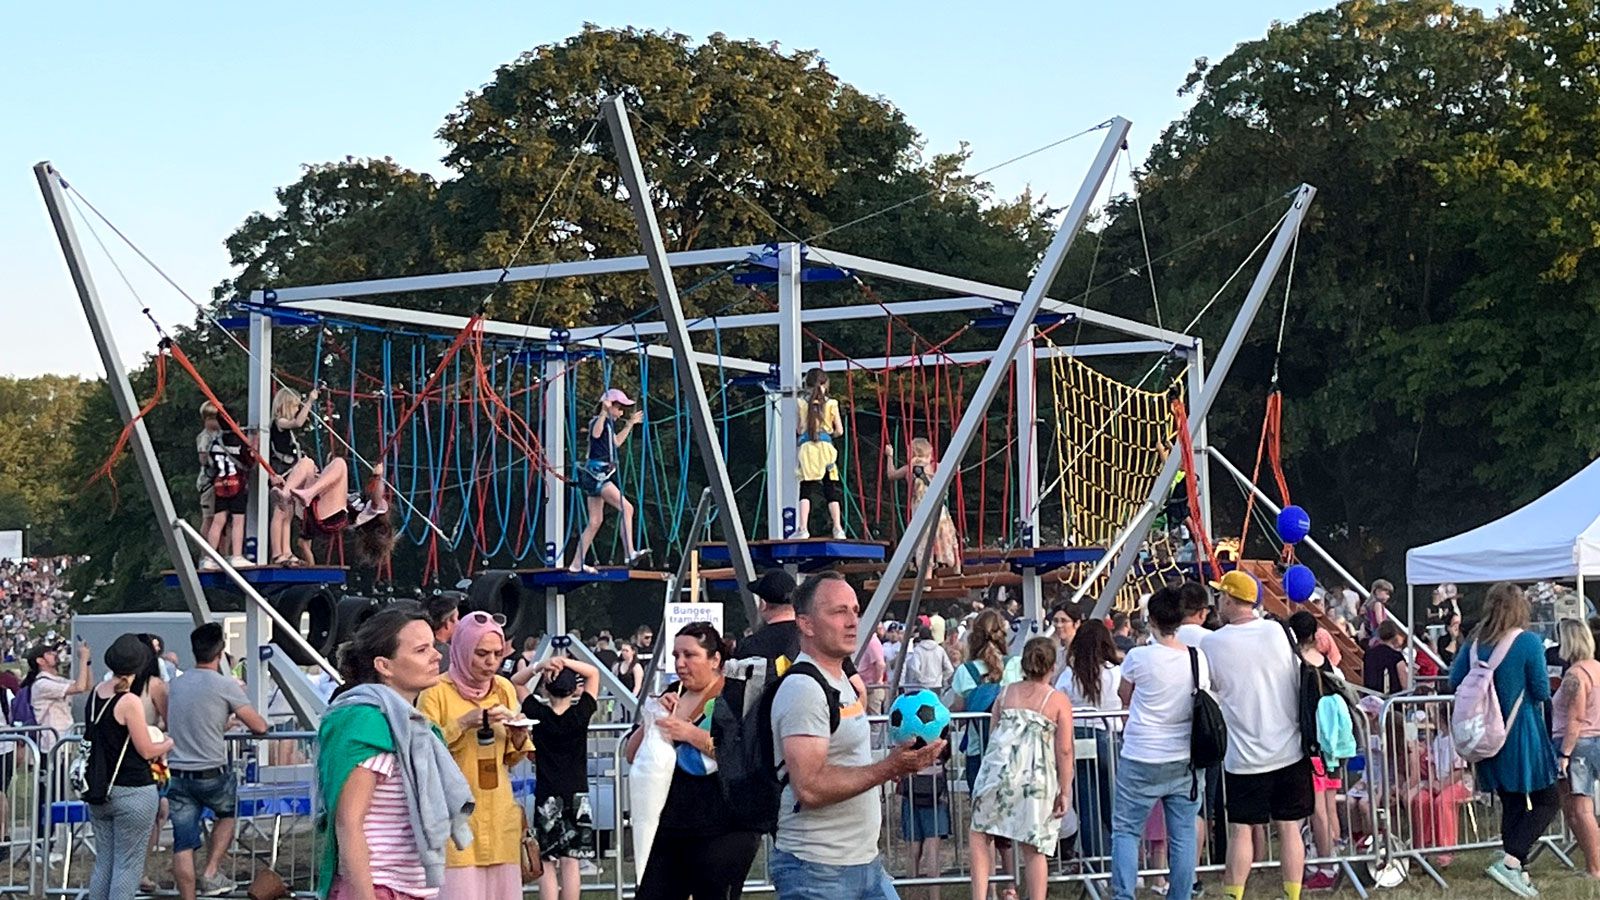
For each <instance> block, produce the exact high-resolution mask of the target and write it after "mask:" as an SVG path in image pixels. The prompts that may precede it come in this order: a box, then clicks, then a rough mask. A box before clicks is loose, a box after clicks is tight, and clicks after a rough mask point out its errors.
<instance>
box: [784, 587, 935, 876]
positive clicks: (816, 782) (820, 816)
mask: <svg viewBox="0 0 1600 900" xmlns="http://www.w3.org/2000/svg"><path fill="white" fill-rule="evenodd" d="M794 611H795V623H796V625H797V626H798V627H799V630H800V656H799V658H798V659H796V660H795V665H799V664H801V663H804V662H810V663H811V664H813V665H815V666H816V667H817V669H818V670H819V671H820V672H821V673H822V676H823V679H824V680H826V681H827V683H828V686H829V691H827V692H824V690H823V688H822V685H821V684H819V683H818V682H817V680H816V679H815V678H811V677H807V676H805V675H792V676H791V677H786V678H784V679H783V681H782V683H780V684H779V686H778V691H777V693H776V694H775V695H774V696H773V700H772V739H773V756H774V759H775V760H776V761H777V763H778V765H779V766H780V768H781V769H782V770H783V773H784V774H785V775H787V777H788V782H787V784H786V785H785V786H784V789H783V799H782V803H781V805H780V807H779V809H778V837H777V841H776V843H775V849H774V852H773V854H772V859H771V863H770V866H769V871H770V873H771V875H772V883H773V886H775V887H776V888H777V889H778V896H779V897H780V898H783V900H886V898H897V897H898V895H897V894H896V893H895V889H894V884H893V883H892V882H891V881H890V880H889V875H888V873H886V872H885V871H884V869H883V859H882V857H881V856H880V855H879V854H878V831H879V828H880V826H881V825H882V823H883V806H882V803H881V798H880V796H879V788H880V787H881V786H882V785H883V784H884V783H886V782H889V781H893V780H894V779H896V778H900V777H902V776H907V775H911V774H912V773H914V772H917V771H919V770H921V769H924V768H927V767H928V766H930V765H934V764H936V763H937V762H938V761H939V757H940V754H942V753H943V752H944V747H945V742H944V741H934V742H933V743H931V744H928V745H926V746H924V747H921V748H917V747H914V746H913V745H912V744H910V743H907V744H903V745H901V746H899V747H895V748H894V749H892V750H890V751H889V754H888V755H887V756H885V757H884V758H883V759H881V760H877V761H873V758H872V735H871V729H870V728H869V727H868V724H867V718H866V708H865V702H864V698H863V697H862V696H861V695H860V694H859V693H858V692H857V690H856V688H855V687H854V686H853V685H852V684H851V681H850V678H849V677H848V676H846V674H845V671H844V663H845V660H846V659H847V658H848V657H850V656H851V655H852V654H853V653H854V652H855V646H856V629H857V626H858V624H859V622H860V620H861V604H860V601H859V600H858V599H857V598H856V592H855V589H854V588H852V587H851V586H850V583H849V582H847V581H845V580H844V578H843V576H841V575H839V574H838V573H837V572H822V573H819V574H817V575H813V576H811V577H810V578H809V579H808V580H807V581H806V583H805V584H804V585H801V587H800V589H799V590H798V591H796V592H795V594H794ZM790 671H791V672H793V668H791V670H790ZM830 695H832V697H834V698H836V699H837V702H838V703H839V727H838V728H837V729H833V728H832V727H831V726H832V715H831V713H830V711H829V703H830Z"/></svg>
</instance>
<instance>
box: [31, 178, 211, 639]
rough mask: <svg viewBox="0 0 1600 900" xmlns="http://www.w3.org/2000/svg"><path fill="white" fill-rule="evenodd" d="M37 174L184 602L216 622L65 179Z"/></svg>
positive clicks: (197, 619) (199, 617)
mask: <svg viewBox="0 0 1600 900" xmlns="http://www.w3.org/2000/svg"><path fill="white" fill-rule="evenodd" d="M33 174H34V177H35V178H37V179H38V181H39V193H40V194H42V195H44V205H45V207H46V208H47V209H48V210H49V211H50V222H51V224H53V225H54V226H55V230H56V240H58V241H59V242H60V243H61V255H62V256H64V257H65V258H66V261H67V271H68V272H69V273H70V274H71V275H72V284H73V287H75V288H77V291H78V301H79V302H80V303H82V304H83V316H84V318H85V319H87V320H88V322H89V331H90V333H91V334H93V335H94V343H95V348H96V349H97V350H99V351H100V362H101V364H102V365H104V366H105V369H106V386H107V387H108V388H110V389H111V399H112V400H113V401H115V402H116V405H117V413H118V414H119V415H120V416H121V417H122V421H123V423H124V424H129V423H131V424H132V426H133V439H132V441H131V446H132V448H133V459H134V462H135V463H136V464H137V465H138V466H139V474H140V476H141V477H142V478H143V479H144V489H145V493H146V494H147V495H148V496H149V498H150V505H151V506H152V507H154V509H155V513H156V519H157V521H160V522H163V523H167V526H168V527H163V528H161V529H159V530H160V531H161V540H162V541H163V542H165V543H166V545H167V555H168V556H170V557H172V566H173V568H174V569H176V570H177V575H178V588H179V590H181V591H182V592H183V601H184V603H185V604H186V605H187V606H188V607H189V614H190V615H191V616H193V617H194V623H195V626H196V627H199V626H200V625H203V624H205V623H207V622H209V621H211V606H210V604H208V603H207V602H206V595H205V591H204V590H203V589H202V588H201V587H200V576H199V574H197V573H196V572H195V568H194V557H193V556H192V555H191V554H190V553H189V547H188V545H187V544H185V543H184V542H183V539H182V538H181V537H179V535H178V533H177V531H175V530H174V529H173V528H172V527H170V523H172V522H174V521H176V520H177V518H178V513H177V510H176V509H175V508H174V507H173V505H172V495H171V494H170V493H168V492H167V481H166V477H165V476H164V475H163V474H162V472H161V462H160V460H159V459H157V458H156V450H155V445H154V444H152V443H151V442H150V432H149V430H148V429H146V428H145V424H144V420H143V419H140V418H137V416H138V414H139V401H138V400H137V399H135V397H134V395H133V385H132V384H129V383H128V373H127V371H126V370H125V369H123V367H122V355H121V354H120V353H119V352H118V351H117V342H116V338H114V337H112V334H111V324H110V323H109V322H108V321H107V320H106V314H105V310H104V309H103V308H101V306H100V294H99V291H97V290H96V289H95V286H94V278H93V276H91V275H90V274H89V262H88V259H87V258H86V257H85V256H84V254H83V245H82V244H80V243H78V232H77V230H76V229H75V228H74V227H73V225H72V217H71V214H70V213H69V212H68V211H67V198H66V185H65V182H64V181H63V180H62V178H61V175H60V173H59V172H57V171H56V169H55V167H54V166H52V165H50V163H49V162H48V161H46V162H41V163H39V164H37V165H35V166H34V167H33ZM190 460H191V461H192V460H193V457H190Z"/></svg>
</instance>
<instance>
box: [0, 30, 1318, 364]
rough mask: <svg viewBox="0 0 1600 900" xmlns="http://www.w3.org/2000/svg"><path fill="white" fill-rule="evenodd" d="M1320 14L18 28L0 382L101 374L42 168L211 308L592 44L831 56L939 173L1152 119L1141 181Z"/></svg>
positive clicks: (1002, 179)
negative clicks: (358, 167)
mask: <svg viewBox="0 0 1600 900" xmlns="http://www.w3.org/2000/svg"><path fill="white" fill-rule="evenodd" d="M1329 2H1331V0H1329ZM1325 5H1327V4H1326V3H1314V2H1310V0H1218V2H1206V3H1196V2H1193V0H1127V2H1123V3H1116V4H1095V3H1080V2H1070V3H1063V2H1059V0H1056V2H1048V3H1046V2H1039V3H1010V2H1000V3H989V4H984V3H977V4H974V3H968V2H962V3H937V2H924V3H888V2H885V3H862V2H853V3H837V2H812V3H805V4H787V5H780V4H752V3H728V2H721V0H717V2H710V0H701V2H696V3H684V4H666V3H642V2H634V3H621V2H606V0H588V2H584V3H546V2H527V0H522V2H506V3H475V2H466V0H462V2H452V3H431V4H429V3H415V2H391V3H381V4H380V3H352V4H338V3H326V2H320V3H307V2H279V3H271V4H218V5H213V4H199V3H194V4H175V3H156V2H150V3H127V4H100V3H96V4H86V3H77V2H63V3H57V4H38V3H34V4H16V5H11V6H9V7H8V9H7V11H6V14H5V18H6V27H5V29H4V31H3V33H0V99H3V101H4V102H3V103H0V110H3V111H4V114H5V127H4V128H3V129H0V276H3V279H4V280H3V287H0V291H3V292H4V293H3V295H0V311H3V312H0V374H6V375H19V376H29V375H36V374H40V373H44V372H61V373H76V374H83V375H90V376H97V375H100V374H101V369H100V363H99V359H98V357H97V356H96V355H95V350H94V345H93V342H92V340H91V338H90V336H89V330H88V326H87V325H86V324H85V323H84V320H83V315H82V311H81V309H80V307H79V306H78V302H77V298H76V295H75V294H74V292H73V290H72V286H71V282H70V281H69V279H68V277H67V273H66V270H65V266H64V264H63V262H62V259H61V255H60V251H59V249H58V247H57V246H56V243H55V238H54V235H53V233H52V231H51V229H50V225H49V220H48V217H47V216H46V214H45V210H44V207H43V204H42V202H41V200H40V198H39V194H38V189H37V186H36V184H35V181H34V178H33V173H32V171H31V167H32V165H33V164H34V163H35V162H37V161H39V160H43V159H49V160H52V161H53V162H54V163H55V164H56V166H57V167H58V168H59V169H60V170H61V171H62V172H63V173H64V174H65V175H66V176H67V178H68V180H69V181H70V182H71V183H72V184H73V185H74V186H75V187H76V188H78V189H79V190H80V191H82V192H83V194H84V195H85V196H86V197H88V198H89V199H90V200H91V201H92V202H94V203H95V204H96V205H97V206H98V207H99V208H100V209H101V210H103V211H104V212H105V213H106V214H107V215H108V216H109V217H110V218H111V219H112V220H113V221H114V222H116V223H117V224H118V225H119V226H120V227H122V228H123V230H124V231H126V232H128V233H129V235H130V236H131V237H132V238H133V239H134V240H135V241H136V242H138V243H140V244H141V245H142V246H143V247H144V248H145V250H146V251H147V252H148V253H150V254H151V255H152V256H153V257H154V258H155V259H156V260H157V261H158V262H159V263H160V264H161V265H162V266H163V267H165V268H166V269H167V270H168V272H169V273H170V274H171V275H172V276H173V277H174V278H175V279H176V280H177V281H178V282H179V283H180V284H182V285H183V286H184V287H185V288H186V289H187V290H188V291H189V292H190V293H191V294H192V295H194V296H196V297H197V298H201V299H204V298H206V297H207V296H209V291H210V289H211V287H212V286H214V285H215V284H216V283H217V282H218V281H219V280H221V279H222V278H223V277H226V276H227V275H228V273H229V266H228V260H227V255H226V253H225V252H224V250H223V248H222V240H223V238H224V237H226V236H227V235H228V234H229V233H230V232H231V231H232V230H233V229H234V228H235V227H236V226H237V225H238V224H239V223H240V222H241V221H242V220H243V219H244V217H245V216H246V215H248V214H249V213H250V212H252V211H254V210H264V209H272V208H274V199H273V194H272V192H273V190H274V189H275V188H276V187H279V186H281V185H283V184H286V183H288V182H290V181H293V180H294V179H295V178H296V177H297V175H298V167H299V166H300V165H301V164H303V163H308V162H321V161H327V160H332V159H338V158H342V157H344V156H347V155H353V156H392V157H394V158H395V159H396V160H397V161H399V162H400V163H402V164H404V165H407V166H411V167H413V168H417V169H422V170H425V171H429V172H433V173H435V174H441V175H442V174H444V170H443V168H442V166H440V164H439V162H438V157H439V156H440V154H441V152H442V148H441V145H440V144H439V143H438V141H437V140H435V138H434V136H433V135H434V131H435V130H436V129H437V128H438V126H439V125H440V123H441V122H442V121H443V118H444V116H445V114H446V113H448V112H449V111H450V110H452V109H453V108H454V107H455V106H456V104H458V103H459V102H460V101H461V100H462V98H463V97H464V96H465V95H466V94H467V93H468V92H470V91H472V90H474V89H475V88H478V87H479V86H481V85H482V84H483V83H485V82H486V81H488V80H489V79H490V78H491V77H492V75H493V73H494V69H495V67H496V66H498V65H500V64H502V63H505V62H508V61H510V60H512V59H514V58H515V57H516V56H517V54H518V53H520V52H522V51H524V50H528V49H531V48H533V47H535V46H538V45H540V44H546V43H550V42H553V41H557V40H560V39H562V38H564V37H566V36H568V35H570V34H573V33H574V32H576V31H577V30H578V29H579V28H580V27H581V26H582V24H583V23H584V22H585V21H592V22H595V23H596V24H599V25H602V26H608V27H609V26H625V25H632V26H638V27H647V28H670V29H673V30H677V31H681V32H684V33H686V34H689V35H691V36H693V37H695V38H700V37H704V36H705V35H707V34H709V33H712V32H716V31H721V32H724V33H726V34H728V35H730V36H733V37H738V38H746V37H748V38H755V39H759V40H762V41H776V42H778V43H780V44H781V45H782V46H783V47H784V48H786V49H797V48H813V49H816V50H819V51H820V52H821V53H822V55H823V56H824V58H826V60H827V61H828V64H829V66H830V68H832V70H833V71H834V72H836V73H837V74H838V75H839V76H840V77H841V78H843V79H845V80H846V81H849V82H850V83H852V84H854V85H855V86H856V87H858V88H860V89H862V90H863V91H866V92H867V93H870V94H878V95H882V96H884V97H886V98H888V99H889V100H891V101H892V102H893V103H894V104H896V105H897V106H898V107H900V108H901V109H902V110H904V112H905V113H906V115H907V117H908V118H909V120H910V121H911V123H912V124H913V125H915V126H916V127H917V128H918V129H919V130H920V131H921V132H922V134H923V135H924V136H925V138H926V139H927V142H928V147H929V149H930V150H931V151H941V150H949V149H953V148H955V147H956V146H957V144H958V143H959V142H960V141H967V142H969V143H970V144H971V145H972V149H973V152H974V166H976V167H983V166H986V165H990V164H993V163H995V162H998V161H1001V160H1004V159H1007V158H1009V157H1011V156H1014V155H1016V154H1018V153H1022V152H1025V151H1027V150H1030V149H1033V148H1035V147H1038V146H1040V145H1043V144H1045V143H1048V142H1049V141H1051V140H1053V139H1055V138H1058V137H1062V136H1065V135H1067V134H1070V133H1072V132H1075V131H1078V130H1079V129H1081V128H1083V127H1086V126H1088V125H1092V124H1094V123H1096V122H1099V121H1102V120H1104V119H1106V118H1108V117H1110V116H1111V115H1114V114H1120V115H1123V116H1126V117H1127V118H1129V119H1131V120H1133V123H1134V131H1133V137H1132V139H1131V141H1130V144H1131V146H1132V150H1133V155H1134V158H1135V160H1136V161H1142V160H1143V158H1144V154H1145V152H1146V151H1147V150H1148V148H1149V146H1150V144H1151V143H1152V142H1153V141H1154V140H1155V138H1156V137H1157V136H1158V135H1159V134H1160V132H1161V130H1162V129H1163V128H1164V127H1165V126H1166V125H1167V124H1168V123H1169V122H1170V121H1172V120H1173V119H1174V118H1175V117H1177V116H1178V115H1179V114H1180V113H1181V112H1182V110H1183V107H1184V100H1183V99H1181V98H1179V97H1178V96H1177V89H1178V87H1179V86H1180V85H1181V84H1182V83H1183V79H1184V76H1185V75H1186V74H1187V73H1188V72H1189V70H1190V68H1191V66H1192V64H1193V61H1194V59H1195V58H1196V57H1199V56H1207V57H1210V58H1211V59H1213V60H1217V59H1220V58H1222V57H1223V56H1225V55H1226V54H1227V53H1228V52H1229V51H1231V50H1232V49H1233V48H1234V47H1235V46H1236V45H1237V44H1238V43H1239V42H1241V41H1245V40H1250V39H1253V38H1257V37H1260V36H1262V35H1264V34H1265V33H1266V31H1267V29H1268V28H1269V26H1270V25H1271V23H1272V22H1273V21H1274V20H1283V21H1289V20H1293V19H1295V18H1297V17H1299V16H1300V15H1302V14H1304V13H1305V12H1307V11H1310V10H1313V9H1317V8H1321V7H1323V6H1325ZM1093 146H1094V141H1093V139H1092V138H1091V139H1088V140H1079V141H1076V142H1074V143H1073V144H1071V145H1068V146H1066V147H1063V148H1061V149H1060V150H1058V151H1052V152H1050V153H1045V154H1041V155H1039V156H1036V157H1033V158H1031V159H1029V160H1026V161H1024V162H1021V163H1017V164H1015V165H1013V166H1009V167H1007V168H1005V169H1003V170H1001V171H999V172H996V173H995V174H994V175H993V176H991V179H992V180H993V181H994V183H995V185H996V187H997V189H998V191H999V192H1000V193H1002V194H1005V195H1010V194H1015V193H1017V192H1018V191H1020V190H1021V189H1022V188H1023V187H1024V186H1027V185H1031V186H1032V187H1033V188H1034V190H1035V191H1036V192H1044V193H1046V194H1047V195H1048V196H1050V197H1052V198H1054V199H1057V200H1062V201H1064V200H1065V198H1066V197H1067V196H1069V195H1070V193H1071V192H1072V190H1073V189H1074V188H1075V187H1076V184H1077V182H1078V180H1079V179H1080V178H1081V177H1082V172H1083V168H1084V164H1085V162H1086V161H1087V158H1088V155H1089V154H1090V153H1092V151H1093ZM1123 185H1126V181H1125V180H1124V182H1123ZM1152 227H1155V228H1159V224H1158V223H1157V224H1154V225H1152ZM83 236H84V240H85V241H86V242H88V243H89V244H90V248H91V251H92V254H91V255H92V258H93V259H94V261H95V269H94V272H95V276H96V278H97V280H98V282H99V285H100V287H101V290H102V293H103V295H104V299H105V302H106V305H107V306H108V308H109V309H110V310H111V315H112V320H113V326H114V328H115V330H116V333H117V337H118V340H119V342H120V345H121V351H122V355H123V358H124V359H125V360H128V361H137V360H138V359H139V358H140V357H141V356H143V354H144V353H146V352H148V351H149V350H150V349H151V348H152V347H153V344H154V340H155V338H154V334H153V331H152V330H151V328H150V326H149V325H148V324H147V323H145V322H144V321H143V320H142V319H141V318H140V316H139V313H138V306H137V303H136V302H135V301H134V300H132V299H131V297H130V296H129V293H128V291H127V290H126V289H125V288H124V287H123V286H122V285H121V283H120V281H119V280H118V279H117V276H116V273H115V271H114V270H113V269H112V268H111V267H110V266H109V265H108V264H106V263H105V262H104V259H103V257H101V256H100V255H99V253H98V250H96V249H95V248H94V247H93V243H92V239H91V238H90V237H89V236H88V235H87V233H84V235H83ZM107 239H108V240H109V239H110V237H109V235H107ZM122 259H124V260H126V259H128V257H127V254H125V253H124V254H122ZM124 268H125V269H127V270H128V271H129V273H130V275H131V276H132V277H133V279H134V283H135V286H136V287H137V288H138V290H139V293H140V295H141V296H143V298H144V300H145V301H146V302H147V303H149V304H150V306H151V308H152V310H153V311H154V312H155V314H156V316H157V317H158V318H160V319H161V320H162V321H163V322H165V323H179V322H187V321H190V320H191V319H192V317H193V311H192V309H191V308H190V307H189V306H188V305H187V304H186V303H185V302H184V301H183V300H182V298H180V297H178V296H177V295H176V293H174V292H173V291H172V290H171V289H170V288H167V287H165V286H162V285H160V284H159V283H158V282H157V281H156V280H155V279H154V278H153V277H151V276H150V275H149V274H147V273H146V272H145V271H144V270H143V269H142V267H140V266H139V265H138V264H137V263H132V264H125V266H124Z"/></svg>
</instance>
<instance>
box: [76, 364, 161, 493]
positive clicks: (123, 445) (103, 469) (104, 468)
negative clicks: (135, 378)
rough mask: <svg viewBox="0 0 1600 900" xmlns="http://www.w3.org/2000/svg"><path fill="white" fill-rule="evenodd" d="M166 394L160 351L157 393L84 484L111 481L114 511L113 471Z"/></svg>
mask: <svg viewBox="0 0 1600 900" xmlns="http://www.w3.org/2000/svg"><path fill="white" fill-rule="evenodd" d="M166 393H167V354H166V352H165V351H164V350H158V351H157V352H156V389H155V392H154V393H152V394H151V395H150V399H149V400H146V401H145V404H144V405H143V406H141V407H139V412H138V413H136V414H135V415H134V417H133V418H132V419H131V420H130V421H129V422H128V424H126V425H124V426H122V433H121V434H119V435H117V442H116V443H115V444H113V445H112V447H111V454H110V455H109V456H107V457H106V459H105V462H103V463H101V464H100V468H98V469H95V470H94V474H93V475H91V476H89V480H88V481H87V482H86V483H85V484H84V486H85V487H88V486H89V485H91V484H94V483H95V482H96V481H99V480H100V479H102V478H104V479H106V480H107V481H109V482H110V483H111V508H112V509H116V507H117V501H118V499H119V491H118V490H117V476H116V475H115V474H114V473H113V471H112V470H113V469H115V468H116V465H117V463H118V462H119V461H121V459H122V453H123V451H124V450H126V449H128V441H130V440H132V439H133V429H134V426H136V425H138V424H139V422H140V421H141V420H143V419H144V417H145V416H147V415H149V414H150V410H152V409H155V407H156V404H157V403H160V402H161V400H162V398H163V397H165V396H166Z"/></svg>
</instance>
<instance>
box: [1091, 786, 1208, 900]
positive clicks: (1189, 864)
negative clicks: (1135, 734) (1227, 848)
mask: <svg viewBox="0 0 1600 900" xmlns="http://www.w3.org/2000/svg"><path fill="white" fill-rule="evenodd" d="M1192 783H1193V782H1192V780H1191V776H1190V774H1189V764H1188V763H1187V762H1185V761H1183V760H1179V761H1177V762H1166V763H1145V762H1139V761H1137V760H1132V759H1119V760H1117V799H1116V802H1115V803H1114V804H1112V807H1111V896H1112V898H1113V900H1133V891H1134V885H1135V883H1136V882H1137V880H1138V875H1139V840H1140V838H1141V837H1143V835H1144V821H1145V819H1147V818H1149V816H1150V809H1151V808H1152V807H1154V806H1155V804H1156V801H1157V800H1160V801H1161V806H1162V808H1163V809H1164V810H1165V812H1166V820H1167V864H1168V865H1169V866H1170V867H1171V868H1172V875H1171V879H1170V880H1171V887H1169V888H1168V889H1167V900H1189V896H1190V894H1191V893H1192V892H1193V890H1194V866H1195V845H1194V841H1195V816H1197V815H1199V813H1200V797H1201V796H1202V795H1203V794H1202V793H1201V792H1196V793H1195V795H1194V799H1192V800H1191V799H1189V788H1190V785H1191V784H1192Z"/></svg>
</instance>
